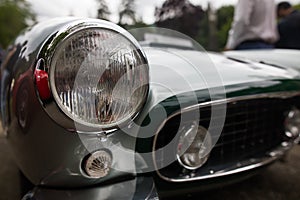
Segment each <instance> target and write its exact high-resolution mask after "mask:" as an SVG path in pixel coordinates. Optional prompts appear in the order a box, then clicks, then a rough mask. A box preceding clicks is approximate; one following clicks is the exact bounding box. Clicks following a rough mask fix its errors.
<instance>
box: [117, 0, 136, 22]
mask: <svg viewBox="0 0 300 200" xmlns="http://www.w3.org/2000/svg"><path fill="white" fill-rule="evenodd" d="M135 23H136V17H135V1H134V0H122V3H121V5H120V13H119V24H122V25H125V24H135Z"/></svg>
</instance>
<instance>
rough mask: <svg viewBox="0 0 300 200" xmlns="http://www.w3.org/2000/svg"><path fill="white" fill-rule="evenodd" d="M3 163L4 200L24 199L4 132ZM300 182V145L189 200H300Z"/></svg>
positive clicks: (0, 187)
mask: <svg viewBox="0 0 300 200" xmlns="http://www.w3.org/2000/svg"><path fill="white" fill-rule="evenodd" d="M0 132H1V131H0ZM0 160H1V164H0V200H17V199H20V188H19V186H20V184H19V176H18V170H17V167H16V166H15V164H14V162H13V161H12V158H11V154H10V151H9V148H8V146H7V144H6V141H5V139H4V138H3V134H1V133H0ZM299 183H300V145H299V146H296V147H295V148H294V149H293V150H292V151H291V152H290V154H289V155H288V157H287V159H286V161H285V162H277V163H276V164H274V165H272V166H270V167H269V168H267V169H266V170H264V171H263V173H261V174H258V175H256V176H254V177H252V178H250V179H248V180H246V181H243V182H240V183H238V184H234V185H230V186H226V187H223V188H217V189H215V190H212V191H208V192H205V193H200V194H197V197H190V198H187V199H204V200H205V199H209V200H215V199H216V200H217V199H222V200H227V199H228V200H232V199H235V200H252V199H255V200H269V199H272V200H299V199H300V190H299V185H298V184H299Z"/></svg>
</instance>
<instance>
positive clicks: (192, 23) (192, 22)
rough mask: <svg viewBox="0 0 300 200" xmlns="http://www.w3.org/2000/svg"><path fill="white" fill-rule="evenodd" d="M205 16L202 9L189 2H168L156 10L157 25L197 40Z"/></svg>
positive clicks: (187, 0) (168, 0)
mask: <svg viewBox="0 0 300 200" xmlns="http://www.w3.org/2000/svg"><path fill="white" fill-rule="evenodd" d="M203 16H204V11H203V9H202V7H201V6H195V5H193V4H192V3H191V2H189V0H166V1H165V2H164V3H163V5H162V7H161V8H156V9H155V18H156V23H155V24H156V25H157V26H159V27H164V28H169V29H173V30H177V31H179V32H181V33H184V34H186V35H188V36H190V37H192V38H196V36H197V35H198V30H199V28H200V23H201V20H202V19H203Z"/></svg>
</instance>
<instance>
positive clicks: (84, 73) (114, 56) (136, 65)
mask: <svg viewBox="0 0 300 200" xmlns="http://www.w3.org/2000/svg"><path fill="white" fill-rule="evenodd" d="M102 23H104V26H103V25H102ZM113 27H116V26H111V27H110V24H109V23H107V22H103V21H97V22H94V23H91V24H88V23H86V22H85V23H81V24H80V23H79V25H78V27H77V28H76V27H72V28H68V29H67V31H65V32H64V31H61V32H60V34H59V35H58V36H56V39H54V40H53V41H52V44H51V45H48V51H50V52H51V50H53V49H54V51H53V53H52V55H51V60H50V62H49V66H50V67H49V68H50V70H49V77H50V78H49V79H50V88H51V91H52V95H53V97H54V99H55V101H56V103H57V105H58V107H59V108H60V109H61V110H62V111H63V113H64V114H66V115H67V116H68V117H69V118H71V119H72V120H74V121H75V123H78V124H80V125H84V126H86V127H96V128H101V129H108V128H112V127H116V126H119V125H120V124H122V123H124V122H126V121H128V120H130V119H132V118H134V116H136V114H137V113H138V112H139V111H140V110H141V108H142V106H143V104H144V103H145V100H146V98H147V94H148V90H149V85H148V83H149V68H148V63H147V59H146V57H145V56H144V53H143V52H142V50H141V49H140V47H139V46H138V44H137V42H136V41H135V40H134V39H133V37H128V35H129V34H128V33H127V32H126V34H124V33H122V31H123V32H125V30H123V29H121V28H119V27H117V28H113ZM48 60H49V59H48Z"/></svg>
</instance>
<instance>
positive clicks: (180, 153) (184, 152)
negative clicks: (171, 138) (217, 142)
mask: <svg viewBox="0 0 300 200" xmlns="http://www.w3.org/2000/svg"><path fill="white" fill-rule="evenodd" d="M211 146H212V141H211V135H210V134H209V132H208V131H207V130H206V129H205V128H204V127H202V126H198V124H197V123H196V122H194V123H193V124H192V125H191V126H190V127H188V128H184V129H183V130H182V131H181V136H180V139H179V142H178V147H177V159H178V162H179V163H180V164H181V165H182V166H183V167H185V168H186V169H190V170H194V169H197V168H200V167H201V166H202V165H204V164H205V163H206V161H207V159H208V157H209V152H208V151H209V150H210V149H211Z"/></svg>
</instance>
